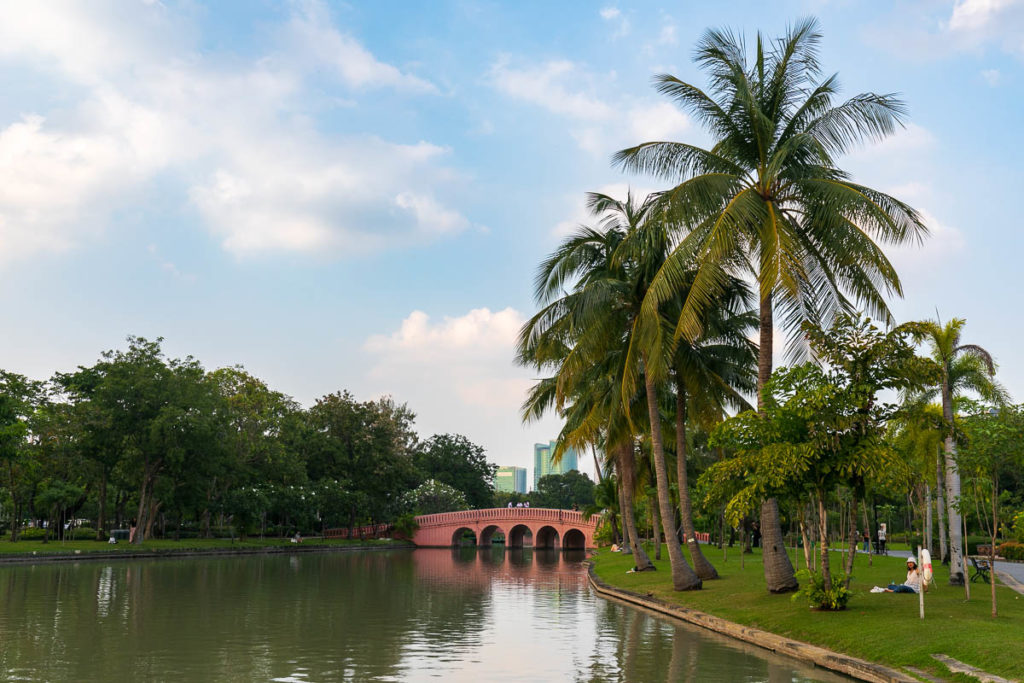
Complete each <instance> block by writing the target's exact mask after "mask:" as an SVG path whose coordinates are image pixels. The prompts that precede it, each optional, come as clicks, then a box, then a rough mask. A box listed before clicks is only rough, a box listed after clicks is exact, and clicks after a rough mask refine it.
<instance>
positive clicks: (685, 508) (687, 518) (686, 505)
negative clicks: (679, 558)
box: [676, 383, 718, 581]
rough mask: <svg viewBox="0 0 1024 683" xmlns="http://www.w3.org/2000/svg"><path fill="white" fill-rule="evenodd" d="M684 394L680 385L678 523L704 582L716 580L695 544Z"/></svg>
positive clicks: (677, 422) (677, 441)
mask: <svg viewBox="0 0 1024 683" xmlns="http://www.w3.org/2000/svg"><path fill="white" fill-rule="evenodd" d="M686 460H687V444H686V393H685V390H684V389H683V387H682V384H681V383H680V384H679V385H678V386H677V388H676V484H677V485H678V487H679V521H680V526H681V527H682V528H683V533H684V534H685V535H686V543H687V546H686V547H687V548H688V549H689V550H690V561H692V562H693V571H694V572H696V574H697V576H699V577H700V578H701V579H702V580H704V581H710V580H712V579H717V578H718V571H717V570H716V569H715V567H714V565H712V564H711V562H709V561H708V559H707V558H706V557H704V553H703V552H702V551H701V549H700V543H698V542H697V531H696V529H695V527H694V525H693V506H692V505H691V503H690V487H689V482H688V481H687V477H686Z"/></svg>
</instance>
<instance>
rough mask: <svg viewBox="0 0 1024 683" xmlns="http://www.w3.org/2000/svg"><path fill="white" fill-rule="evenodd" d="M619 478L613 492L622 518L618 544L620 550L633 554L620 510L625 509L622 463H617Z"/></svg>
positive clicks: (624, 519) (626, 553) (624, 520)
mask: <svg viewBox="0 0 1024 683" xmlns="http://www.w3.org/2000/svg"><path fill="white" fill-rule="evenodd" d="M618 467H619V480H618V481H617V482H616V483H615V492H616V493H617V494H618V496H619V519H621V520H622V543H621V545H620V548H621V549H620V552H622V553H623V554H625V555H632V554H633V546H632V545H630V542H629V532H628V531H627V529H626V518H625V517H624V516H623V515H622V511H623V510H625V509H626V498H625V495H624V494H623V491H622V463H621V462H620V463H619V465H618Z"/></svg>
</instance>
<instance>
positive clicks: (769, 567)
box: [761, 498, 799, 593]
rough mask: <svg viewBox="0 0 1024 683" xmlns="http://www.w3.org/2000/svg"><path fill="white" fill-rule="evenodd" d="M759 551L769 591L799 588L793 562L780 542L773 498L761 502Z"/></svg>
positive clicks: (779, 527) (780, 534) (786, 590)
mask: <svg viewBox="0 0 1024 683" xmlns="http://www.w3.org/2000/svg"><path fill="white" fill-rule="evenodd" d="M761 553H762V557H763V559H764V580H765V583H766V584H767V586H768V591H769V592H771V593H788V592H790V591H795V590H796V589H797V588H799V584H798V583H797V580H796V574H795V573H794V572H793V563H792V562H790V561H789V554H788V553H787V552H786V548H785V546H784V545H783V544H782V527H781V526H779V504H778V501H776V500H775V499H774V498H769V499H768V500H766V501H764V502H763V503H761Z"/></svg>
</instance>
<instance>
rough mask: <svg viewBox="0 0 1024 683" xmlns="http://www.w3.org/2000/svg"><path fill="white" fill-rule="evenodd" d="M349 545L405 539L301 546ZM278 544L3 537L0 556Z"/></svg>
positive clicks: (277, 541)
mask: <svg viewBox="0 0 1024 683" xmlns="http://www.w3.org/2000/svg"><path fill="white" fill-rule="evenodd" d="M349 545H370V546H385V545H407V544H406V543H405V542H404V541H391V540H389V539H381V540H376V541H375V540H366V541H360V540H359V539H354V540H347V539H346V540H342V539H328V540H323V539H319V538H306V539H305V540H303V542H302V547H309V546H329V547H342V546H349ZM278 546H285V547H294V546H293V544H292V542H291V540H290V539H287V538H264V539H260V538H249V539H246V540H245V541H239V540H237V539H236V540H234V541H232V540H231V539H229V538H195V539H188V540H182V541H172V540H153V541H146V542H145V543H143V544H142V545H131V544H129V543H126V542H124V541H121V542H119V543H117V544H116V545H109V544H107V543H106V542H104V541H65V542H61V541H50V542H49V543H43V542H42V541H18V542H17V543H11V542H10V541H7V540H4V541H0V557H3V556H5V555H11V554H16V555H37V556H38V555H69V554H75V553H76V552H77V553H79V554H82V555H84V554H87V553H126V554H129V553H139V552H146V553H149V552H167V553H172V552H190V551H196V550H239V549H249V548H273V547H278Z"/></svg>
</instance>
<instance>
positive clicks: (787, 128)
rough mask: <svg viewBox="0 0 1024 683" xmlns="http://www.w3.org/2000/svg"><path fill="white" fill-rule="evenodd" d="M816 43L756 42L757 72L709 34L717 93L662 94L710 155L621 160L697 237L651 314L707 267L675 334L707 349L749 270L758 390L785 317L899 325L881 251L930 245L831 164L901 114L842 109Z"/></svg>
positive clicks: (683, 248) (908, 213) (666, 84)
mask: <svg viewBox="0 0 1024 683" xmlns="http://www.w3.org/2000/svg"><path fill="white" fill-rule="evenodd" d="M820 40H821V35H820V33H819V31H818V24H817V22H816V21H815V20H813V19H808V20H804V21H801V22H799V23H798V24H796V25H795V26H793V27H792V28H791V29H790V30H789V31H788V32H787V33H786V35H785V36H784V37H782V38H780V39H776V40H774V41H766V40H765V39H763V38H762V36H761V35H760V34H758V36H757V42H756V50H755V54H754V57H753V59H751V58H749V57H748V54H747V49H746V45H745V43H744V40H743V38H742V37H740V36H736V35H734V34H733V33H731V32H729V31H724V30H710V31H708V32H707V33H705V35H704V37H703V38H702V39H701V41H700V43H699V44H698V46H697V51H696V56H695V59H696V62H697V64H698V65H699V66H700V67H702V68H703V69H704V70H705V71H706V72H707V73H708V78H709V89H708V91H707V92H705V91H704V90H702V89H701V88H699V87H697V86H694V85H691V84H689V83H686V82H684V81H681V80H679V79H678V78H676V77H674V76H670V75H661V76H658V77H656V79H655V82H656V87H657V89H658V91H659V92H661V93H662V94H664V95H667V96H669V97H670V98H672V99H673V100H674V101H675V102H676V103H677V104H679V105H680V106H681V107H682V108H683V109H685V110H687V111H688V112H689V113H691V114H692V115H693V116H694V117H695V118H696V119H697V120H699V121H700V122H701V123H703V124H704V125H705V126H706V127H707V128H708V129H709V131H710V132H711V134H712V135H713V136H714V140H715V141H714V144H713V145H712V146H711V148H710V149H703V148H700V147H698V146H694V145H690V144H685V143H681V142H646V143H643V144H640V145H638V146H636V147H632V148H629V149H625V150H622V151H620V152H618V153H617V154H616V155H615V157H614V163H615V164H616V165H618V166H620V167H622V168H624V169H626V170H628V171H632V172H641V173H648V174H653V175H655V176H658V177H659V178H662V179H664V180H667V181H670V182H672V183H674V184H675V185H674V187H672V188H671V189H670V190H668V191H667V193H666V199H667V200H668V201H669V202H670V204H671V209H672V216H673V220H675V221H676V222H677V223H678V225H679V226H680V229H681V230H683V231H685V232H686V233H687V234H686V236H685V238H684V239H682V240H681V241H680V243H679V245H678V246H677V248H676V249H675V251H674V252H673V254H672V255H671V257H669V258H668V259H666V261H665V263H664V266H663V267H662V269H661V271H660V272H659V273H658V277H656V278H655V279H654V281H653V282H652V283H651V286H650V289H649V292H648V296H647V301H645V302H644V315H645V316H647V317H654V316H657V315H658V313H659V311H660V309H661V307H662V305H663V304H664V302H666V301H668V300H670V299H671V298H672V297H673V296H676V294H677V285H678V284H679V282H681V281H682V279H683V278H682V274H683V273H685V272H686V271H687V270H688V269H689V267H690V264H691V263H692V260H693V259H694V258H697V259H699V261H700V266H699V268H698V271H697V274H696V277H695V279H694V281H693V284H692V286H690V288H689V293H688V295H687V297H686V302H685V305H684V306H683V308H682V311H681V314H680V316H679V318H678V321H677V323H676V330H675V334H676V335H677V336H686V337H688V338H690V339H696V338H698V337H699V335H700V332H701V327H702V324H703V323H702V320H703V318H704V315H703V314H704V312H705V311H706V310H707V309H709V308H712V307H714V306H715V304H716V302H717V299H718V297H719V296H720V294H721V293H722V291H723V289H724V288H725V286H726V283H727V281H728V277H727V274H728V272H729V271H730V269H731V268H733V267H734V264H735V262H736V259H737V258H738V257H742V258H743V259H744V260H745V261H746V263H747V268H748V270H749V272H750V273H751V274H752V275H753V276H754V277H755V278H756V280H757V283H758V285H759V297H758V299H759V308H760V311H759V314H760V315H759V325H760V344H759V356H758V387H759V389H760V387H762V386H763V385H764V383H765V382H766V381H767V380H768V378H769V377H770V376H771V371H772V353H773V341H774V339H773V330H774V323H775V314H776V312H778V313H780V314H781V316H782V320H781V322H782V326H783V327H784V329H786V330H787V331H795V329H796V327H797V326H798V325H799V323H800V322H802V321H803V320H805V319H818V320H820V321H822V322H824V323H828V322H829V321H830V319H831V318H832V317H833V316H834V315H835V314H836V313H838V312H840V311H842V310H845V309H848V308H849V307H851V303H850V302H849V300H848V299H847V296H848V295H852V297H853V299H854V300H855V301H856V302H858V303H860V304H861V305H863V306H864V307H866V308H867V310H868V313H869V314H870V315H872V317H874V318H876V319H881V320H885V321H889V320H891V315H890V313H889V309H888V306H887V304H886V300H885V297H886V295H888V294H897V295H901V294H902V287H901V284H900V280H899V277H898V276H897V274H896V271H895V269H894V268H893V266H892V264H891V263H890V262H889V260H888V259H887V258H886V257H885V254H884V253H883V252H882V249H881V248H880V247H879V245H878V244H877V243H876V240H877V241H879V242H882V243H888V244H901V243H905V242H908V241H912V240H919V239H921V238H922V237H923V236H924V235H925V234H926V233H927V231H926V229H925V227H924V225H923V223H922V222H921V219H920V217H919V216H918V214H917V213H916V212H915V211H914V210H913V209H912V208H910V207H909V206H907V205H906V204H904V203H903V202H900V201H899V200H897V199H895V198H893V197H891V196H889V195H887V194H884V193H882V192H879V191H877V190H874V189H871V188H868V187H865V186H863V185H859V184H856V183H854V182H852V181H851V180H850V178H849V175H848V174H847V173H845V172H844V171H842V170H841V169H840V168H838V167H837V166H836V164H835V161H834V158H835V157H836V156H838V155H841V154H843V153H845V152H846V151H848V150H849V149H851V148H852V147H854V146H855V145H857V144H859V143H861V142H863V141H865V140H879V139H882V138H884V137H886V136H888V135H890V134H892V133H893V132H894V131H895V130H896V128H897V126H899V125H901V123H902V119H903V115H904V105H903V103H902V102H901V101H900V100H899V99H897V98H896V97H894V96H892V95H877V94H873V93H864V94H860V95H857V96H855V97H853V98H851V99H849V100H847V101H845V102H843V103H842V104H838V105H835V104H833V99H834V97H835V95H836V93H837V90H838V83H837V78H836V76H835V75H833V76H829V77H827V78H824V79H823V80H822V79H821V70H820V66H819V63H818V45H819V43H820ZM792 338H793V339H795V340H797V341H796V342H795V343H796V344H799V341H798V340H799V337H797V336H794V337H792ZM795 349H798V347H797V346H791V348H790V350H791V352H792V351H794V350H795ZM761 405H762V400H761V396H760V391H759V392H758V407H759V408H760V407H761ZM761 515H762V520H761V528H762V534H763V535H762V539H763V541H764V553H765V562H764V566H765V579H766V582H767V584H768V589H769V590H770V591H775V592H777V591H786V590H792V589H794V588H795V587H796V585H797V584H796V579H795V577H794V574H793V567H792V564H791V563H790V561H789V558H788V556H787V555H786V552H785V548H784V547H783V545H782V534H781V528H780V525H779V518H778V505H777V504H776V502H775V501H774V500H768V501H765V503H764V505H762V510H761Z"/></svg>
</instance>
